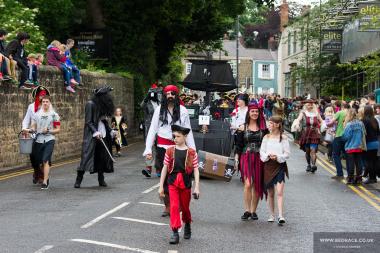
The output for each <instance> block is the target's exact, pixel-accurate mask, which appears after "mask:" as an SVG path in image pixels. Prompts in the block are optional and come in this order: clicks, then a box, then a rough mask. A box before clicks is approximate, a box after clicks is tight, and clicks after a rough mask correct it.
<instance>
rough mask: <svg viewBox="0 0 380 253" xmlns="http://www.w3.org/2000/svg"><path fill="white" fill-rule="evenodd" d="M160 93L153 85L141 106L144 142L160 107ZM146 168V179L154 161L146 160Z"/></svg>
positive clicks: (144, 171)
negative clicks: (155, 111)
mask: <svg viewBox="0 0 380 253" xmlns="http://www.w3.org/2000/svg"><path fill="white" fill-rule="evenodd" d="M160 93H161V89H160V88H158V87H157V85H156V84H152V87H151V88H150V89H149V91H148V94H147V96H146V97H145V99H144V101H143V102H142V103H141V105H140V106H141V108H142V109H143V112H144V123H143V124H144V140H146V137H147V135H148V131H149V127H150V124H151V121H152V118H153V114H154V110H155V109H156V108H157V107H158V106H159V105H160V100H159V99H160V97H161V96H160ZM154 146H155V145H154ZM145 166H146V167H145V169H143V170H142V174H143V175H145V176H146V177H151V174H152V166H153V159H150V160H148V159H145Z"/></svg>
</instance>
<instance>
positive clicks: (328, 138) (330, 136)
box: [323, 132, 334, 143]
mask: <svg viewBox="0 0 380 253" xmlns="http://www.w3.org/2000/svg"><path fill="white" fill-rule="evenodd" d="M323 140H324V141H325V142H329V143H331V142H333V140H334V135H333V134H331V133H328V132H326V135H325V138H324V139H323Z"/></svg>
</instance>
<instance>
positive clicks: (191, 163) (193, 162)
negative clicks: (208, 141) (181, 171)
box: [165, 146, 198, 175]
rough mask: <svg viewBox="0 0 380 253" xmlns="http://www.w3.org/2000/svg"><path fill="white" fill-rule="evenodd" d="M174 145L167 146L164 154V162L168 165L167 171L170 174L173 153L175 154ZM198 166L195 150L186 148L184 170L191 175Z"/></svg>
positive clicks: (172, 166) (172, 164)
mask: <svg viewBox="0 0 380 253" xmlns="http://www.w3.org/2000/svg"><path fill="white" fill-rule="evenodd" d="M174 151H175V146H172V147H169V148H167V149H166V154H165V164H167V165H168V173H169V174H171V173H172V172H173V169H174V161H175V159H174V155H175V152H174ZM195 166H196V167H198V156H197V152H196V151H195V150H194V149H192V148H188V149H187V154H186V159H185V170H186V174H188V175H191V174H192V173H193V171H194V168H195Z"/></svg>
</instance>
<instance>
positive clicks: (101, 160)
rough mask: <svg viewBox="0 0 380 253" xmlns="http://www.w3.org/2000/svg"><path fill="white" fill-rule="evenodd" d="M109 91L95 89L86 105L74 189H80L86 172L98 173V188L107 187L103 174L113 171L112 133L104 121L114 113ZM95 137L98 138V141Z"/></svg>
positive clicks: (106, 87) (109, 88) (107, 88)
mask: <svg viewBox="0 0 380 253" xmlns="http://www.w3.org/2000/svg"><path fill="white" fill-rule="evenodd" d="M111 91H112V88H111V87H110V86H103V87H100V88H98V89H95V90H94V97H93V98H92V99H91V100H90V101H88V102H87V103H86V108H85V126H84V131H83V146H82V155H81V162H80V165H79V167H78V169H77V178H76V181H75V185H74V187H75V188H80V185H81V183H82V180H83V175H84V173H85V172H86V171H88V172H90V174H93V173H98V182H99V186H102V187H107V184H106V182H105V181H104V173H113V171H114V167H113V160H112V157H111V156H112V135H113V133H112V130H111V128H110V127H109V125H108V121H107V119H106V117H108V116H111V115H112V113H113V111H114V105H113V101H112V98H111V96H110V94H109V92H111ZM97 136H100V138H99V139H98V138H97ZM102 142H103V143H102Z"/></svg>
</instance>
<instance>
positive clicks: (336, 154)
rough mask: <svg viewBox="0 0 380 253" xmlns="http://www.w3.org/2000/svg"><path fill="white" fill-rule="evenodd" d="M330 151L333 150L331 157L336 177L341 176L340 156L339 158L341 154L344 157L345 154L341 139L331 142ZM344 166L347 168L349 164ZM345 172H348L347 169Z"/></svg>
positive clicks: (337, 138)
mask: <svg viewBox="0 0 380 253" xmlns="http://www.w3.org/2000/svg"><path fill="white" fill-rule="evenodd" d="M332 150H333V151H332V156H333V160H334V164H335V167H336V175H337V176H343V168H342V161H341V160H340V156H341V154H344V155H345V154H346V152H345V151H344V141H343V139H342V137H336V138H335V139H334V140H333V143H332ZM346 164H347V167H348V166H349V163H346ZM347 171H348V168H347Z"/></svg>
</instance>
